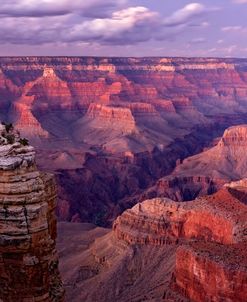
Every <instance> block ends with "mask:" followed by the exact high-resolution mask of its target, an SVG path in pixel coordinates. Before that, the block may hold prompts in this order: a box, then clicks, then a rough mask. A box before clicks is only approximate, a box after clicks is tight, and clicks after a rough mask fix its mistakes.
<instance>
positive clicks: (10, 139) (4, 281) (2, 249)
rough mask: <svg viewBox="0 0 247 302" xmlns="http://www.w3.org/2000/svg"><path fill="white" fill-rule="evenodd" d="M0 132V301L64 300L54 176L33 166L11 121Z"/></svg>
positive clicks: (29, 149) (30, 150)
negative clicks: (58, 247)
mask: <svg viewBox="0 0 247 302" xmlns="http://www.w3.org/2000/svg"><path fill="white" fill-rule="evenodd" d="M0 134H1V144H0V300H1V299H2V300H3V301H4V302H8V301H9V302H12V301H39V302H41V301H42V302H50V301H63V295H64V291H63V287H62V282H61V279H60V275H59V271H58V256H57V252H56V248H55V240H56V235H57V234H56V218H55V214H54V209H55V205H56V185H55V181H54V179H53V176H52V175H49V174H44V173H41V172H39V171H38V170H37V168H36V165H35V151H34V148H33V147H31V146H29V145H28V141H27V140H25V139H21V138H20V135H19V133H18V132H16V131H15V130H14V129H13V127H12V125H1V126H0Z"/></svg>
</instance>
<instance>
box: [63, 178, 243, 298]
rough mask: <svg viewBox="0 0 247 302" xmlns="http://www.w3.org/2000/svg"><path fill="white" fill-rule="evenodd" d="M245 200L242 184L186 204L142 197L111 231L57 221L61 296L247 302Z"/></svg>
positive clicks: (116, 222) (119, 219)
mask: <svg viewBox="0 0 247 302" xmlns="http://www.w3.org/2000/svg"><path fill="white" fill-rule="evenodd" d="M246 202H247V189H246V179H243V180H241V181H238V182H231V183H230V184H227V185H225V186H224V187H223V188H222V189H221V190H219V191H218V192H217V193H215V194H213V195H210V196H205V197H201V198H198V199H196V200H194V201H190V202H187V203H178V202H175V201H172V200H169V199H167V198H156V199H151V200H146V201H144V202H142V203H139V204H137V205H135V206H134V207H133V208H132V209H129V210H127V211H125V212H124V213H123V214H122V215H121V216H119V217H118V218H117V220H116V221H115V222H114V224H113V229H112V231H110V230H109V229H102V228H95V226H93V225H84V224H64V223H62V224H60V226H59V230H60V231H59V232H60V236H59V244H58V248H59V251H60V256H61V271H62V275H63V278H64V283H65V287H66V292H67V299H68V300H71V299H72V298H73V299H74V301H75V302H77V301H78V302H79V301H82V300H83V301H86V302H91V301H95V302H99V301H101V302H102V301H103V302H110V301H118V302H127V301H133V302H137V301H157V302H162V301H166V302H192V301H193V302H209V301H216V302H222V301H229V302H236V301H239V302H244V301H246V296H247V263H246V259H247V257H246V256H247V255H246V247H247V233H246V230H247V223H246V217H247V206H246ZM66 238H69V244H67V239H66Z"/></svg>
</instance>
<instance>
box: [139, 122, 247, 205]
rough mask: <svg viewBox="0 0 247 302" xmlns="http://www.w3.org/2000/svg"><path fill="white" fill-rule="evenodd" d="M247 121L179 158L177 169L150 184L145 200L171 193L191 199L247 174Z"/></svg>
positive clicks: (170, 195) (181, 199)
mask: <svg viewBox="0 0 247 302" xmlns="http://www.w3.org/2000/svg"><path fill="white" fill-rule="evenodd" d="M246 146H247V125H246V124H242V125H237V126H232V127H229V128H227V129H226V130H225V131H224V133H223V135H222V137H221V138H220V139H219V140H218V143H217V144H216V145H215V146H214V147H211V148H208V149H207V150H205V151H203V152H201V153H199V154H197V155H194V156H191V157H188V158H186V159H185V160H183V161H182V162H178V163H177V166H176V168H175V169H174V171H173V172H172V173H171V174H170V175H168V176H166V177H163V178H161V179H159V180H158V181H157V182H156V184H155V185H154V186H152V187H151V188H149V189H148V190H147V191H145V192H144V193H143V195H142V196H141V200H143V199H145V198H150V197H168V198H171V199H173V200H176V201H189V200H192V199H194V198H196V197H198V196H204V195H208V194H212V193H214V192H216V191H217V190H218V189H220V188H221V187H222V186H223V185H224V184H226V183H228V182H229V181H237V180H239V179H242V178H245V177H246V176H247V164H246V163H247V158H246Z"/></svg>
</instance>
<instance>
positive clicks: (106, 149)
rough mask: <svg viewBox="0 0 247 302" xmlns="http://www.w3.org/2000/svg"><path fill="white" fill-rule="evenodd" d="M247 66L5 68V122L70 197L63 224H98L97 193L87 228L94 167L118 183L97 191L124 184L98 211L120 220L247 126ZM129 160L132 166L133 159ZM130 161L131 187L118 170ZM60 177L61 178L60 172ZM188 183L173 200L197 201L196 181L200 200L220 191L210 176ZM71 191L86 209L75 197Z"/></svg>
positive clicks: (144, 61)
mask: <svg viewBox="0 0 247 302" xmlns="http://www.w3.org/2000/svg"><path fill="white" fill-rule="evenodd" d="M246 66H247V61H246V60H245V59H242V60H238V59H212V58H96V57H91V58H90V57H71V58H70V57H59V58H55V57H16V58H1V59H0V70H1V72H0V92H1V93H0V99H1V105H0V107H1V112H0V119H1V118H2V119H4V120H6V121H10V122H13V123H15V124H16V126H17V127H18V128H19V129H20V131H21V133H23V135H24V136H25V137H27V138H28V139H29V140H30V141H31V143H32V144H33V145H35V147H36V149H37V151H38V157H37V158H38V164H39V166H41V167H42V168H43V169H49V171H50V170H51V171H52V172H56V173H57V174H58V175H59V176H58V179H59V185H60V186H61V187H62V186H63V187H62V188H61V190H60V192H62V191H64V190H66V197H65V198H64V196H61V200H60V201H61V204H63V201H64V200H66V203H68V206H66V209H70V210H69V213H68V214H67V212H66V213H64V212H63V211H61V213H62V215H61V218H62V217H63V218H64V217H70V218H72V217H73V216H74V215H77V217H78V216H79V217H80V219H82V220H83V221H85V219H86V221H93V220H92V216H91V214H90V213H91V212H92V211H93V208H91V204H92V203H94V204H95V203H98V200H99V198H98V196H97V193H96V194H94V196H92V195H91V193H90V200H92V202H90V203H89V204H90V208H89V209H87V215H86V218H85V216H84V215H82V214H81V213H82V212H83V213H84V211H86V209H85V208H84V207H83V208H78V207H79V204H80V206H81V204H83V203H84V198H85V199H86V200H88V199H89V196H88V195H89V194H86V195H83V196H82V193H81V190H80V189H79V187H81V186H82V185H83V186H88V187H90V186H91V180H92V179H96V178H97V177H98V174H97V173H96V174H97V175H96V174H95V169H94V168H93V167H95V166H97V165H98V164H99V162H103V164H102V166H100V168H99V170H104V169H105V168H106V169H107V171H108V172H109V173H111V176H110V177H109V178H106V179H105V178H104V177H103V179H102V178H101V177H100V178H97V181H99V182H103V183H104V187H107V188H109V187H110V186H111V182H112V179H113V178H115V179H117V180H119V182H121V183H120V184H119V187H120V188H119V189H117V190H115V189H114V190H112V189H110V190H107V194H104V195H103V196H104V200H102V202H100V204H101V205H104V204H107V209H105V207H104V206H101V208H100V212H105V211H107V212H108V211H110V212H111V210H110V209H109V207H108V205H110V208H111V209H112V208H114V210H113V211H115V212H118V213H119V212H121V211H122V210H124V209H126V207H129V205H130V204H131V205H133V200H138V198H137V197H136V196H134V195H137V194H139V193H142V192H140V191H142V190H144V189H147V187H150V186H151V185H153V184H154V182H155V181H157V179H159V178H160V177H163V176H166V175H168V174H169V173H170V172H171V170H173V169H174V167H175V164H176V162H177V160H179V161H181V160H183V159H184V157H185V156H191V155H193V154H196V153H197V152H199V151H200V152H201V151H202V149H203V148H204V147H205V146H206V145H207V141H208V140H209V139H210V140H212V139H214V138H215V137H217V136H219V135H222V132H223V130H224V129H225V128H226V127H228V126H231V125H233V124H241V123H246V122H247V118H246V114H245V113H246V98H247V93H246V91H247V89H246V87H247V73H246ZM199 128H200V131H198V129H199ZM202 133H203V135H202ZM178 145H179V146H178ZM188 145H190V146H189V148H188ZM88 153H90V154H93V155H94V163H93V164H92V165H91V163H92V160H91V162H90V168H89V170H90V172H89V173H90V174H91V173H93V174H94V175H93V176H92V177H89V178H86V179H88V183H85V179H83V176H82V174H83V173H81V174H80V173H78V169H79V171H81V170H83V171H84V170H85V169H86V170H87V169H88V166H85V165H87V163H88V162H87V161H84V158H85V157H86V155H87V154H88ZM126 154H130V155H131V156H128V158H127V159H126V156H125V155H126ZM145 154H148V155H147V156H145ZM103 156H104V160H102V157H103ZM44 158H45V159H46V160H44ZM136 158H139V160H138V165H137V166H138V167H136V164H135V162H136V160H135V159H136ZM146 158H148V159H146ZM125 160H127V161H128V164H129V166H128V171H130V173H131V175H128V176H129V177H128V176H126V177H125V175H124V177H122V170H121V169H124V171H126V170H125V168H124V167H122V164H121V163H122V162H123V161H125ZM112 161H114V162H116V161H118V163H119V164H118V168H117V169H112V166H111V163H112ZM163 161H165V164H163ZM105 162H108V163H109V165H108V164H105ZM157 163H159V165H160V166H161V168H160V169H158V170H159V173H157ZM233 164H234V163H233ZM228 165H231V163H228ZM59 167H61V168H63V171H61V170H60V171H57V170H58V169H59ZM200 169H201V170H202V169H203V171H204V170H207V169H204V168H203V167H200ZM239 169H240V168H239ZM108 172H107V174H108ZM62 173H63V176H62V175H61V174H62ZM67 174H72V175H76V178H78V179H79V178H80V180H78V181H79V182H80V186H78V185H77V186H76V187H75V186H74V185H73V184H72V183H71V185H70V186H68V183H69V182H68V181H64V182H63V184H62V183H61V182H60V179H63V178H66V177H67ZM78 174H80V175H81V176H78ZM113 174H114V175H113ZM124 174H125V173H124ZM133 174H134V175H135V177H137V179H138V184H137V185H136V183H137V181H134V186H133V188H130V187H131V184H130V181H129V179H132V175H133ZM143 175H144V176H145V177H146V179H147V180H143V179H144V176H143ZM182 176H183V177H182V178H180V177H179V175H177V177H178V179H179V181H178V182H179V186H180V183H182V182H184V180H185V178H184V176H185V177H187V176H188V177H189V179H188V180H185V182H187V184H188V185H187V184H186V185H182V186H183V188H182V189H181V190H180V189H179V188H178V189H177V190H178V193H177V192H176V193H174V194H172V195H171V196H170V197H172V198H174V196H175V197H176V196H177V197H176V198H177V199H178V200H180V199H184V198H183V197H186V198H187V199H188V198H189V199H191V198H194V197H195V196H196V194H197V193H196V194H194V193H193V192H192V193H191V194H190V192H188V193H186V192H187V191H188V190H187V188H188V187H189V183H190V182H191V178H190V177H192V178H194V177H195V179H198V177H200V178H201V179H202V183H201V184H199V182H198V181H196V184H195V190H196V191H198V190H199V191H201V192H203V194H204V192H205V193H207V192H213V191H214V185H213V186H211V184H209V186H208V184H207V180H206V181H204V180H203V177H210V176H209V175H204V174H198V173H197V174H191V175H182ZM238 176H239V177H241V175H239V174H238ZM123 178H124V180H123ZM139 179H140V181H139ZM217 179H221V175H219V171H218V170H217V171H214V172H213V177H212V181H215V180H217ZM234 179H236V178H234ZM210 182H211V181H209V183H210ZM77 183H78V182H77ZM170 183H171V182H170ZM215 186H217V185H215ZM64 187H65V188H64ZM200 188H201V189H200ZM170 189H171V188H170ZM74 191H76V192H77V193H76V197H77V196H78V197H77V198H76V200H77V199H79V200H80V202H77V201H75V198H72V197H71V196H72V195H73V194H74ZM93 191H94V192H95V191H97V190H96V189H93ZM133 193H134V195H133ZM84 196H85V197H84ZM109 196H110V197H109ZM164 196H166V195H164ZM147 197H149V196H147ZM150 197H151V196H150ZM168 197H169V196H168ZM127 199H128V201H127V202H126V200H127ZM112 200H114V202H112ZM122 200H124V201H122ZM119 204H121V205H119ZM126 204H128V206H126ZM115 208H120V210H119V209H117V210H116V209H115ZM66 211H67V210H66ZM65 214H66V215H65ZM70 218H68V219H70Z"/></svg>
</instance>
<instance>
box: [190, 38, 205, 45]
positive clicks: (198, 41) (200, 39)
mask: <svg viewBox="0 0 247 302" xmlns="http://www.w3.org/2000/svg"><path fill="white" fill-rule="evenodd" d="M206 41H207V40H206V39H205V38H203V37H199V38H195V39H192V40H191V41H190V43H191V44H201V43H205V42H206Z"/></svg>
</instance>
